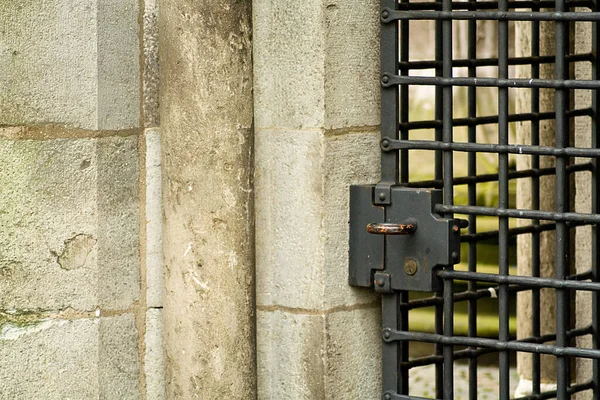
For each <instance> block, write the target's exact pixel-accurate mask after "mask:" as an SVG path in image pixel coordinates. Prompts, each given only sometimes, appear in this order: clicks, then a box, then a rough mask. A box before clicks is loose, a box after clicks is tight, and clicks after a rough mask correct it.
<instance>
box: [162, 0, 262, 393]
mask: <svg viewBox="0 0 600 400" xmlns="http://www.w3.org/2000/svg"><path fill="white" fill-rule="evenodd" d="M160 14H161V15H160V23H159V30H160V37H161V39H160V40H161V44H160V45H161V48H160V53H161V54H160V60H161V74H160V75H161V76H160V81H161V97H160V103H161V113H160V114H161V125H162V132H163V143H162V146H163V147H162V148H163V154H162V157H163V158H162V160H163V161H162V162H163V176H164V178H163V202H164V228H163V235H164V237H163V240H164V242H163V249H164V264H165V265H164V268H165V292H164V296H165V298H164V331H165V351H166V363H167V367H166V369H167V370H166V379H167V395H168V398H170V399H194V398H199V399H208V398H214V397H215V396H218V397H219V398H230V399H236V398H237V399H239V398H244V399H252V398H255V397H256V394H255V393H256V392H255V387H256V385H255V382H256V367H255V341H254V338H255V316H254V240H253V231H254V226H253V205H252V197H253V193H252V187H253V185H252V174H253V129H252V119H253V108H252V58H251V53H252V49H251V2H250V1H239V0H223V1H219V2H216V1H213V0H194V1H193V0H180V1H177V2H174V1H166V0H163V1H160Z"/></svg>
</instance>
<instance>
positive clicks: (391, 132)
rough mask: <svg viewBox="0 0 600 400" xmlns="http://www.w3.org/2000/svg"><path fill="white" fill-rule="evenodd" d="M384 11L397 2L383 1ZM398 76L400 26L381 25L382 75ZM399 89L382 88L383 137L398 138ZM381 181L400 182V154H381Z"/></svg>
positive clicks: (395, 6)
mask: <svg viewBox="0 0 600 400" xmlns="http://www.w3.org/2000/svg"><path fill="white" fill-rule="evenodd" d="M381 8H382V10H383V9H385V8H388V9H392V10H393V9H396V8H397V2H396V0H381ZM384 74H393V75H397V74H398V24H397V23H395V22H393V23H388V24H381V75H382V76H383V75H384ZM398 100H399V96H398V88H397V87H396V86H390V87H387V88H386V87H382V88H381V137H382V138H384V137H389V138H394V139H397V138H398V105H399V103H398ZM381 181H382V182H387V183H391V184H394V183H396V182H398V152H395V151H389V152H382V153H381Z"/></svg>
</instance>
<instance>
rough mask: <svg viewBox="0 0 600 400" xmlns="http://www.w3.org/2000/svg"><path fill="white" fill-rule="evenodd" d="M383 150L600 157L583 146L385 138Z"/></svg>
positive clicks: (598, 152)
mask: <svg viewBox="0 0 600 400" xmlns="http://www.w3.org/2000/svg"><path fill="white" fill-rule="evenodd" d="M598 82H600V81H598ZM381 149H382V150H383V151H397V150H404V149H408V150H442V151H450V150H452V151H463V152H475V153H495V154H524V155H538V156H553V157H589V158H598V157H600V149H597V148H594V149H590V148H583V147H550V146H532V145H526V144H504V145H502V144H492V143H489V144H488V143H465V142H453V143H446V142H436V141H433V140H393V139H390V138H387V137H386V138H383V140H382V141H381Z"/></svg>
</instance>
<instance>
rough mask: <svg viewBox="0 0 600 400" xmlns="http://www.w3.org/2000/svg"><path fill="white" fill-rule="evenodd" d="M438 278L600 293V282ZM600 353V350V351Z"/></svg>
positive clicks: (471, 275)
mask: <svg viewBox="0 0 600 400" xmlns="http://www.w3.org/2000/svg"><path fill="white" fill-rule="evenodd" d="M438 276H439V277H440V278H442V279H445V280H456V279H458V280H463V281H473V282H490V283H498V284H510V285H519V286H523V287H529V288H553V289H573V290H585V291H591V292H600V282H583V281H575V280H562V279H552V278H538V277H532V276H519V275H496V274H484V273H481V272H467V271H448V270H440V271H438ZM599 351H600V350H599Z"/></svg>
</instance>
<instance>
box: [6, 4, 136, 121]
mask: <svg viewBox="0 0 600 400" xmlns="http://www.w3.org/2000/svg"><path fill="white" fill-rule="evenodd" d="M0 21H1V22H0V70H1V71H3V72H2V75H1V76H0V110H2V113H1V114H0V124H6V125H24V124H45V123H52V124H65V125H72V126H77V127H81V128H86V129H121V128H131V127H137V126H138V125H139V122H138V120H139V80H140V79H139V75H140V74H139V57H138V54H139V48H138V42H139V41H138V34H137V32H138V6H137V2H136V1H135V0H125V1H123V0H84V1H53V0H40V1H31V0H16V1H3V2H0Z"/></svg>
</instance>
